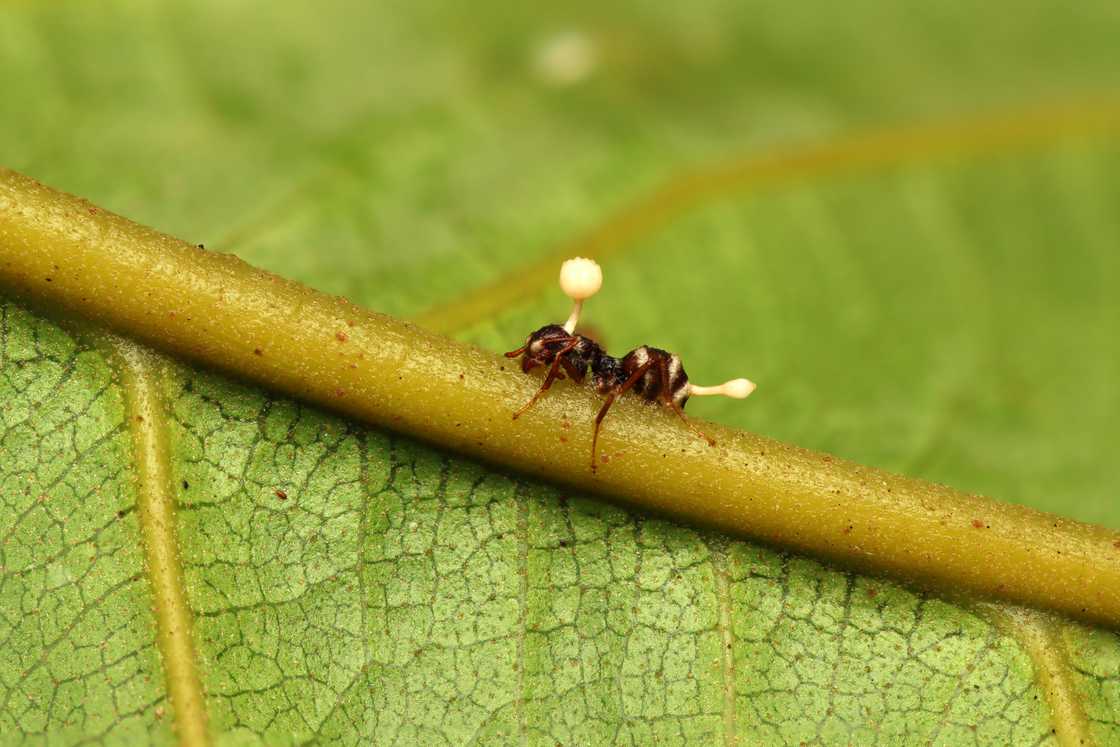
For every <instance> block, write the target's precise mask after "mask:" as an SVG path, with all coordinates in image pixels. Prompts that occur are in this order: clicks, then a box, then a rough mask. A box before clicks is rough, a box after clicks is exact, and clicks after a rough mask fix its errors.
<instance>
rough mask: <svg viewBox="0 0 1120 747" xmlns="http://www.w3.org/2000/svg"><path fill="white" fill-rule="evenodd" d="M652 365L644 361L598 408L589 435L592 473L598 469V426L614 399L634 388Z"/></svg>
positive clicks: (651, 362) (650, 362)
mask: <svg viewBox="0 0 1120 747" xmlns="http://www.w3.org/2000/svg"><path fill="white" fill-rule="evenodd" d="M652 365H653V361H646V362H645V363H643V364H642V365H641V366H639V367H638V370H637V371H635V372H634V373H632V374H631V375H630V378H629V379H627V380H626V383H624V384H623V385H622V386H620V387H619V388H618V389H616V390H615V391H613V392H611V393H610V394H608V395H607V401H606V402H604V403H603V406H602V407H600V408H599V414H598V415H596V416H595V429H594V430H593V431H592V433H591V471H592V472H594V471H596V470H597V469H598V467H597V466H596V465H595V453H596V450H597V448H598V446H599V426H601V425H602V424H603V418H605V417H606V416H607V411H608V410H610V409H611V405H613V404H614V401H615V400H616V399H618V398H619V397H620V396H622V395H623V394H625V393H626V392H627V391H628V390H629V389H630V387H632V386H634V384H636V383H637V382H638V379H640V378H642V376H644V375H645V373H646V371H648V370H649V367H650V366H652Z"/></svg>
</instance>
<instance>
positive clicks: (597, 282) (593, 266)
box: [560, 257, 603, 335]
mask: <svg viewBox="0 0 1120 747" xmlns="http://www.w3.org/2000/svg"><path fill="white" fill-rule="evenodd" d="M602 287H603V270H602V269H601V268H600V267H599V264H598V263H597V262H596V261H595V260H593V259H587V258H585V257H576V258H575V259H569V260H568V261H567V262H565V263H564V264H562V265H560V289H561V290H562V291H564V295H565V296H567V297H568V298H570V299H572V301H574V302H575V305H574V306H573V307H572V314H571V316H569V317H568V321H566V322H564V330H565V331H566V332H567V333H568V334H569V335H570V334H572V333H573V332H575V331H576V324H578V323H579V313H580V311H582V310H583V302H584V301H586V300H587V299H589V298H591V297H592V296H594V295H595V294H596V293H598V292H599V289H600V288H602Z"/></svg>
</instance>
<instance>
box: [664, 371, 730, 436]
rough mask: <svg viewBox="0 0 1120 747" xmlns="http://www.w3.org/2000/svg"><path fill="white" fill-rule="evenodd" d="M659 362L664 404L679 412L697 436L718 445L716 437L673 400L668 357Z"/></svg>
mask: <svg viewBox="0 0 1120 747" xmlns="http://www.w3.org/2000/svg"><path fill="white" fill-rule="evenodd" d="M658 364H659V366H660V368H661V393H660V396H661V401H662V402H663V403H664V404H666V405H668V406H669V407H671V408H673V412H675V413H677V415H679V416H680V418H681V420H683V421H684V424H685V425H687V426H688V428H689V430H691V431H692V432H693V433H695V434H696V435H697V436H700V438H702V439H704V440H705V441H707V442H708V446H715V445H716V442H715V439H714V438H712V437H711V436H709V435H708V434H707V433H705V432H704V431H702V430H700V429H699V428H697V427H696V426H695V425H693V424H692V421H691V420H689V419H688V417H687V416H686V415H685V414H684V408H683V407H681V406H680V405H678V404H677V403H676V402H674V401H673V390H672V389H670V388H669V387H670V385H671V382H670V381H669V361H668V359H666V358H662V359H661V360H660V361H658Z"/></svg>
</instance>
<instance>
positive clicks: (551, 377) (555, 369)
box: [513, 339, 579, 420]
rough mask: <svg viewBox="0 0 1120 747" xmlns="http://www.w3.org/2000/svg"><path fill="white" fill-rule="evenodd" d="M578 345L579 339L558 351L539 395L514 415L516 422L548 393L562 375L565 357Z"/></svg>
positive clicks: (538, 391) (535, 395)
mask: <svg viewBox="0 0 1120 747" xmlns="http://www.w3.org/2000/svg"><path fill="white" fill-rule="evenodd" d="M578 344H579V340H578V339H576V340H572V341H571V342H570V343H568V344H567V345H565V346H564V347H562V348H561V349H560V350H558V351H556V357H555V358H553V359H552V366H550V367H549V369H548V375H547V376H545V377H544V383H543V384H541V388H540V389H538V390H537V393H536V394H534V395H533V398H532V399H531V400H529V401H528V402H526V403H525V405H524V407H522V408H521V409H520V410H518V411H517V412H515V413H513V419H514V420H517V419H518V418H519V417H521V416H522V415H524V414H525V413H526V412H528V411H529V409H530V408H531V407H532V406H533V405H535V404H537V400H539V399H540V398H541V397H542V396H543V395H544V393H545V392H547V391H548V388H549V387H550V386H552V382H553V381H555V380H556V377H557V376H559V375H560V364H561V363H563V362H564V355H565V354H566V353H567V352H568V351H569V350H572V349H573V348H574V347H575V346H576V345H578Z"/></svg>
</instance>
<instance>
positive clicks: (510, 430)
mask: <svg viewBox="0 0 1120 747" xmlns="http://www.w3.org/2000/svg"><path fill="white" fill-rule="evenodd" d="M0 287H4V288H6V289H7V290H8V291H9V292H11V293H14V294H15V295H16V296H17V297H20V298H23V299H26V300H27V301H29V302H32V303H34V304H36V305H39V306H41V307H46V308H48V309H64V310H66V311H67V312H69V313H73V314H77V315H80V316H82V317H84V318H86V319H88V320H90V321H93V322H95V323H98V324H101V325H103V326H105V327H108V328H110V329H112V330H114V331H116V332H118V333H120V334H124V335H128V336H130V337H133V338H135V339H137V340H140V341H142V342H144V343H147V344H149V345H151V346H153V347H156V348H159V349H161V350H165V351H167V352H169V353H172V354H175V355H179V356H182V357H185V358H188V359H190V360H193V361H196V362H199V363H202V364H205V365H208V366H212V367H215V368H219V369H222V370H224V371H226V372H229V373H232V374H234V375H236V376H239V377H242V378H245V379H249V380H251V381H254V382H258V383H260V384H261V385H263V386H266V387H269V388H271V389H275V390H279V391H282V392H285V393H287V394H289V395H292V396H294V397H298V398H301V399H304V400H309V401H312V402H315V403H317V404H319V405H322V406H324V407H328V408H330V409H332V410H335V411H338V412H341V413H343V414H345V415H348V416H351V417H354V418H357V419H359V420H363V421H366V422H369V423H372V424H375V425H378V426H382V427H385V428H389V429H392V430H395V431H400V432H403V433H407V434H409V435H412V436H415V437H417V438H421V439H424V440H426V441H429V442H432V443H434V444H437V445H439V446H441V447H445V448H449V449H453V450H455V451H459V452H462V453H465V454H468V455H470V456H474V457H479V458H482V459H485V460H487V461H489V462H492V463H495V464H500V465H505V466H508V467H512V468H514V469H517V470H521V471H524V472H528V473H531V474H535V475H540V476H543V477H545V478H547V479H549V480H552V481H554V482H558V483H565V484H568V485H571V486H573V487H576V488H579V489H584V490H590V491H595V492H598V493H602V494H605V495H610V496H614V497H616V498H618V499H620V500H622V501H625V502H627V503H629V504H631V505H634V506H638V507H641V508H645V509H648V510H651V511H655V512H658V513H662V514H667V515H670V516H673V517H676V518H679V519H681V520H685V521H690V522H693V523H698V524H702V525H706V526H710V527H715V528H718V529H721V530H723V531H726V532H729V533H731V534H734V535H737V536H741V537H747V538H751V539H754V540H758V541H761V542H765V543H769V544H772V545H777V546H781V547H785V548H788V549H790V550H794V551H798V552H804V553H808V554H811V555H815V556H818V557H822V558H826V559H829V560H833V561H836V562H839V563H842V564H844V565H847V566H849V567H854V568H856V569H858V570H861V571H865V572H871V573H879V574H887V575H890V576H893V577H895V578H899V579H902V580H903V581H905V582H908V583H911V584H915V585H918V586H920V587H923V588H928V589H932V590H935V591H938V592H942V593H946V594H953V595H955V594H960V593H965V594H969V595H972V596H975V597H979V598H989V599H1003V600H1007V601H1011V602H1016V603H1020V604H1027V605H1031V606H1037V607H1045V608H1050V609H1054V610H1058V611H1060V612H1063V613H1066V614H1068V615H1071V616H1073V617H1077V618H1081V619H1084V620H1089V621H1093V622H1098V623H1103V624H1106V625H1109V626H1112V627H1120V534H1118V533H1116V532H1113V531H1111V530H1108V529H1105V528H1103V527H1097V526H1091V525H1087V524H1082V523H1079V522H1075V521H1070V520H1067V519H1062V518H1059V517H1056V516H1051V515H1048V514H1044V513H1041V512H1038V511H1034V510H1032V509H1029V508H1025V507H1022V506H1017V505H1012V504H1007V503H1001V502H996V501H992V500H989V499H985V498H982V497H979V496H975V495H969V494H965V493H961V492H958V491H956V490H953V489H950V488H947V487H944V486H940V485H934V484H931V483H927V482H923V481H919V480H914V479H911V478H907V477H902V476H899V475H893V474H890V473H887V472H883V471H880V470H877V469H872V468H869V467H864V466H861V465H857V464H853V463H851V462H847V461H844V460H841V459H838V458H835V457H831V456H828V455H826V454H819V453H814V452H811V451H807V450H805V449H801V448H798V447H796V446H791V445H788V444H783V443H780V442H777V441H773V440H770V439H767V438H763V437H761V436H757V435H754V434H751V433H747V432H744V431H738V430H733V429H728V428H724V427H720V426H718V425H714V424H710V423H706V424H704V430H705V431H707V432H708V433H709V434H711V435H712V436H713V437H714V438H715V439H716V440H717V442H718V445H717V446H716V447H710V446H708V445H707V443H705V442H704V441H703V440H701V439H699V438H697V437H696V435H695V434H693V433H692V432H691V431H689V430H688V429H687V428H685V427H684V426H683V424H681V423H680V422H679V421H678V420H677V419H676V418H675V416H674V415H673V414H672V413H668V412H662V411H660V410H659V409H655V408H651V407H648V406H645V405H643V404H642V403H640V402H638V401H636V400H635V399H634V398H623V399H622V400H620V401H619V402H618V403H617V404H616V405H615V406H614V409H612V410H611V414H610V417H608V418H607V420H606V421H605V424H604V428H603V434H602V437H601V439H600V449H601V452H600V453H601V454H603V455H606V456H608V457H609V461H608V462H607V463H604V464H602V465H600V467H599V469H598V472H597V473H594V472H592V471H591V469H590V467H589V458H588V457H589V450H590V445H591V421H592V418H593V417H594V414H595V412H596V410H597V409H598V406H599V404H600V401H599V398H598V397H597V396H596V395H595V394H594V393H593V392H592V391H591V390H590V389H589V388H586V387H575V386H570V385H567V384H566V383H563V384H560V385H557V386H555V387H554V388H553V391H552V392H550V394H549V396H547V397H546V398H544V399H543V400H542V401H541V402H540V403H539V404H538V405H537V407H536V408H535V409H534V410H532V411H531V412H529V413H528V414H526V415H525V416H523V417H521V418H520V419H518V420H516V421H515V420H513V419H511V417H510V414H511V413H512V412H513V411H514V410H516V409H517V408H518V407H519V406H520V405H522V404H523V403H524V402H525V401H526V400H528V399H529V397H531V396H532V394H533V393H534V392H535V390H536V388H537V386H539V383H540V379H539V378H538V377H536V376H526V375H524V374H522V373H521V372H520V370H518V368H517V366H516V365H511V363H510V361H508V360H505V359H501V358H498V357H496V356H494V355H493V354H492V353H489V352H486V351H483V350H479V349H477V348H473V347H469V346H466V345H463V344H460V343H458V342H455V341H453V340H450V339H448V338H445V337H442V336H439V335H435V334H432V333H430V332H427V331H425V330H423V329H420V328H419V327H417V326H415V325H413V324H409V323H408V322H403V321H400V320H397V319H393V318H391V317H388V316H384V315H382V314H377V313H373V312H369V311H365V310H362V309H360V308H358V307H356V306H354V305H352V304H350V303H349V302H347V301H346V300H344V299H341V298H336V297H332V296H327V295H324V294H322V293H318V292H316V291H313V290H311V289H309V288H306V287H304V286H302V285H300V284H298V283H295V282H292V281H289V280H285V279H283V278H280V277H277V276H275V275H271V274H269V273H267V272H264V271H262V270H259V269H256V268H253V267H251V266H249V265H247V264H245V263H244V262H242V261H241V260H239V259H237V258H235V257H233V256H230V255H225V254H219V253H214V252H209V251H205V250H202V249H199V248H198V247H195V246H193V245H191V244H188V243H185V242H183V241H180V240H178V239H175V238H172V237H170V236H166V235H164V234H161V233H158V232H156V231H154V230H152V229H149V228H145V227H143V226H139V225H137V224H135V223H132V222H131V221H128V220H126V219H124V218H122V217H119V216H117V215H113V214H112V213H109V212H106V211H104V210H102V209H100V208H97V207H95V206H93V205H91V204H89V203H88V202H86V201H84V200H81V199H78V198H75V197H72V196H69V195H65V194H62V193H60V192H56V191H54V190H51V189H49V188H47V187H45V186H43V185H41V184H39V183H38V182H36V181H34V180H32V179H30V178H28V177H25V176H22V175H19V174H17V173H15V172H12V171H7V170H0Z"/></svg>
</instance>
